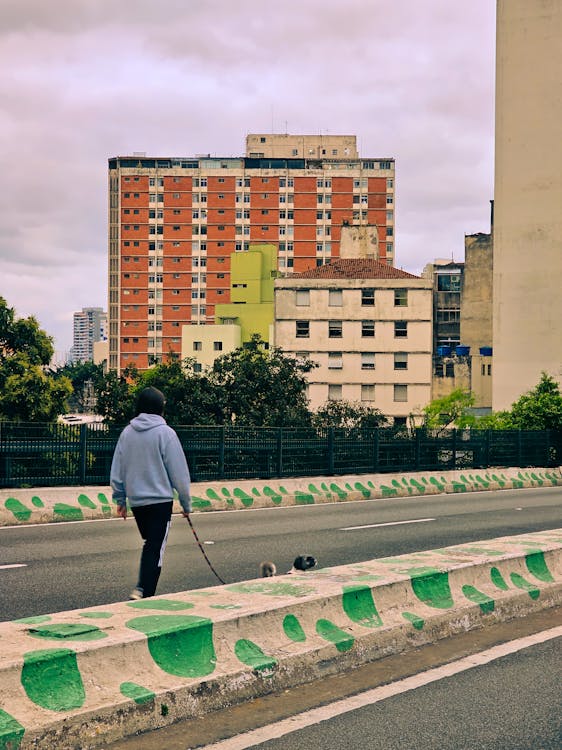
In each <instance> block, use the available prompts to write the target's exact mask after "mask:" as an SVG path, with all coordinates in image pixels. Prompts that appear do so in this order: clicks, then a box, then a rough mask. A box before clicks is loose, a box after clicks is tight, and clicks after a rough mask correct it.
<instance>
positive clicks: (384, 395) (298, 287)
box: [275, 258, 432, 422]
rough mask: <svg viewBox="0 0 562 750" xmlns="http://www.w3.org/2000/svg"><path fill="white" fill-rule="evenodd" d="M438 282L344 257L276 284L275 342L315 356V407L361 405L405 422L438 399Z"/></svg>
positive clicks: (311, 382) (311, 375)
mask: <svg viewBox="0 0 562 750" xmlns="http://www.w3.org/2000/svg"><path fill="white" fill-rule="evenodd" d="M431 288H432V281H431V280H427V279H422V278H419V277H418V276H413V275H412V274H409V273H406V272H405V271H401V270H400V269H398V268H394V267H392V266H388V265H385V264H384V263H380V262H379V261H377V260H374V259H370V258H340V259H336V260H333V261H332V262H331V263H330V264H329V265H325V266H322V267H320V268H316V269H312V270H310V271H306V272H304V273H300V274H295V275H294V276H292V277H290V278H282V279H277V280H276V281H275V345H276V346H279V347H280V348H281V349H283V350H284V351H285V352H287V353H291V354H297V355H298V354H302V355H307V356H309V357H310V358H311V359H312V360H313V361H314V362H316V363H317V364H318V365H319V366H318V368H316V369H314V370H312V371H311V372H310V373H309V375H308V380H309V399H310V407H311V408H312V409H317V408H318V407H320V406H322V405H323V404H324V403H325V402H326V401H328V400H330V399H343V400H345V401H354V402H362V403H363V404H364V405H368V406H373V407H376V408H378V409H380V410H381V411H382V412H383V413H384V414H385V415H386V416H387V417H391V418H393V419H394V420H395V421H397V422H404V421H405V420H406V419H407V417H408V416H409V415H410V414H412V413H418V412H419V410H420V409H421V408H423V407H424V406H425V405H426V404H427V403H428V402H429V401H430V398H431V336H432V321H431V319H432V299H431Z"/></svg>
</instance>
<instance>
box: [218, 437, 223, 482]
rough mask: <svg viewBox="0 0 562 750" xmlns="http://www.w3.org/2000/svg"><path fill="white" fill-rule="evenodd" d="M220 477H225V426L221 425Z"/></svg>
mask: <svg viewBox="0 0 562 750" xmlns="http://www.w3.org/2000/svg"><path fill="white" fill-rule="evenodd" d="M218 474H219V476H218V479H224V426H223V427H219V460H218Z"/></svg>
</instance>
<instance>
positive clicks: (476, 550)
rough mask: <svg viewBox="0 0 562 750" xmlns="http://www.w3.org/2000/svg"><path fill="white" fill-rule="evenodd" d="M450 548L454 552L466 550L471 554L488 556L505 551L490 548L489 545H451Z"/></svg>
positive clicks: (497, 554)
mask: <svg viewBox="0 0 562 750" xmlns="http://www.w3.org/2000/svg"><path fill="white" fill-rule="evenodd" d="M451 549H454V551H455V552H468V553H470V554H471V555H489V556H490V557H500V556H501V555H505V552H502V551H501V550H499V549H490V548H489V547H458V548H456V547H452V548H451Z"/></svg>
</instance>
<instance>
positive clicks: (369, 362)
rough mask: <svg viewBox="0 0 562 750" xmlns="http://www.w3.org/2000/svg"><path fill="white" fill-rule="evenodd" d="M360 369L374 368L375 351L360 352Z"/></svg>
mask: <svg viewBox="0 0 562 750" xmlns="http://www.w3.org/2000/svg"><path fill="white" fill-rule="evenodd" d="M361 369H362V370H374V369H375V353H374V352H361Z"/></svg>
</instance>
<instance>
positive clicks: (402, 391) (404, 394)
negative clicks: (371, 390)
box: [394, 385, 408, 401]
mask: <svg viewBox="0 0 562 750" xmlns="http://www.w3.org/2000/svg"><path fill="white" fill-rule="evenodd" d="M394 400H395V401H407V400H408V386H407V385H395V386H394Z"/></svg>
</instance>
